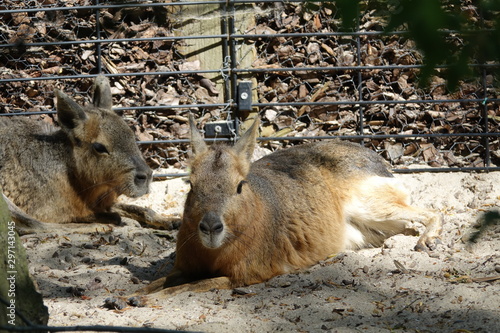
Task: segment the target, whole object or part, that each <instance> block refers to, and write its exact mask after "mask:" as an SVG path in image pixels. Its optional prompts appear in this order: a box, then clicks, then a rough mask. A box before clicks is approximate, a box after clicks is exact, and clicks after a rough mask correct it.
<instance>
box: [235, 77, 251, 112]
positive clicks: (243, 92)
mask: <svg viewBox="0 0 500 333" xmlns="http://www.w3.org/2000/svg"><path fill="white" fill-rule="evenodd" d="M237 101H238V111H240V112H241V111H252V82H251V81H240V82H239V83H238V99H237Z"/></svg>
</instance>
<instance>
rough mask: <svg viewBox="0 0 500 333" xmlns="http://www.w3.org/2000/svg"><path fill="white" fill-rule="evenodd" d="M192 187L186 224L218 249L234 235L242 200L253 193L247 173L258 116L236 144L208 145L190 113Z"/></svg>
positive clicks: (211, 246) (205, 244)
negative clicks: (248, 182) (231, 145)
mask: <svg viewBox="0 0 500 333" xmlns="http://www.w3.org/2000/svg"><path fill="white" fill-rule="evenodd" d="M189 122H190V128H191V148H192V151H193V156H192V158H191V165H190V166H191V175H190V185H191V191H190V192H189V194H188V198H187V200H186V205H185V210H184V220H183V224H186V228H189V229H190V230H191V232H193V233H194V234H196V235H197V236H198V237H199V240H200V242H201V244H202V245H203V246H204V247H206V248H209V249H217V248H220V247H221V246H223V245H224V244H225V243H227V242H228V241H230V239H231V238H232V237H233V236H235V232H238V228H239V226H237V225H234V224H235V222H237V219H238V216H239V215H241V214H242V212H241V211H240V210H241V209H242V204H244V202H245V200H246V199H245V198H247V199H248V196H247V195H248V194H249V193H250V189H249V186H248V184H247V175H248V172H249V170H250V164H251V162H250V159H251V157H252V154H253V150H254V147H255V140H256V135H257V129H258V127H259V120H258V119H257V120H256V121H255V122H254V123H253V125H252V126H251V127H250V128H249V129H248V130H247V131H246V132H245V133H244V134H243V136H242V137H241V138H240V140H238V141H237V142H236V144H235V145H234V146H233V147H230V146H228V145H225V144H214V145H212V146H210V147H209V146H207V144H206V143H205V142H204V141H203V138H202V137H201V135H200V133H199V132H198V129H197V128H196V125H195V122H194V120H193V117H190V119H189Z"/></svg>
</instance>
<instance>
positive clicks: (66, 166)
mask: <svg viewBox="0 0 500 333" xmlns="http://www.w3.org/2000/svg"><path fill="white" fill-rule="evenodd" d="M55 95H56V98H57V103H56V108H57V115H58V122H59V125H60V126H61V127H60V128H56V127H53V126H50V125H48V124H45V123H42V122H37V121H34V120H32V119H27V118H21V117H13V118H12V119H10V118H9V119H7V118H5V117H2V118H0V185H1V187H2V190H3V192H4V194H5V196H6V198H7V199H8V203H9V207H10V210H11V212H12V215H13V217H14V219H15V220H17V222H18V229H19V231H20V232H21V233H27V232H33V231H36V230H38V229H52V230H55V229H57V228H54V226H47V225H46V224H45V223H44V222H54V223H69V222H82V221H84V222H92V221H101V220H103V221H105V222H118V221H119V219H120V218H119V216H116V214H113V213H110V212H111V209H112V207H113V205H114V203H115V200H116V198H117V197H118V196H119V195H121V194H125V195H127V196H129V197H139V196H142V195H144V194H146V193H148V191H149V185H150V183H151V178H152V171H151V169H150V168H149V167H148V166H147V164H146V162H145V161H144V159H143V157H142V155H141V153H140V151H139V149H138V147H137V145H136V143H135V139H134V134H133V132H132V130H131V129H130V128H129V127H128V126H127V124H126V123H125V122H124V121H123V119H122V118H121V117H120V116H119V115H118V114H116V113H115V112H113V111H112V110H111V107H112V100H111V90H110V86H109V82H108V80H107V79H106V78H105V77H104V76H99V77H97V78H96V80H95V83H94V100H93V104H92V105H91V106H88V107H86V108H84V107H81V106H79V105H78V104H77V103H76V102H74V101H73V100H72V99H71V98H69V97H68V96H67V95H66V94H64V93H62V92H61V91H58V90H56V91H55ZM120 208H124V206H122V207H120ZM125 210H126V207H125ZM121 212H123V209H122V210H121ZM142 213H143V215H148V217H149V220H155V219H156V220H158V219H161V218H159V217H157V216H155V214H154V212H152V211H149V210H147V209H143V210H142Z"/></svg>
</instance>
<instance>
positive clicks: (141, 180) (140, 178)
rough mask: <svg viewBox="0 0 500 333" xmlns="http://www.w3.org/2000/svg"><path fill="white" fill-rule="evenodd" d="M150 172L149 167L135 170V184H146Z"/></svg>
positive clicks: (138, 185)
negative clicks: (144, 169) (146, 169)
mask: <svg viewBox="0 0 500 333" xmlns="http://www.w3.org/2000/svg"><path fill="white" fill-rule="evenodd" d="M152 174H153V172H152V171H151V169H150V170H148V171H137V173H136V174H135V179H134V182H135V185H136V186H137V187H143V186H148V184H149V181H150V179H151V175H152Z"/></svg>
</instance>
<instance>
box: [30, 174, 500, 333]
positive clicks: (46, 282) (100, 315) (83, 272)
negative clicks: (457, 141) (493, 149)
mask: <svg viewBox="0 0 500 333" xmlns="http://www.w3.org/2000/svg"><path fill="white" fill-rule="evenodd" d="M397 178H399V179H401V180H402V181H403V182H404V183H405V184H406V185H407V186H408V188H410V189H411V192H412V197H413V200H414V202H415V203H416V204H417V205H419V206H422V207H429V208H434V209H437V210H439V211H441V212H442V213H443V214H444V216H445V226H444V232H443V244H442V245H440V246H439V247H438V248H437V249H436V250H435V251H434V252H433V253H431V254H430V255H429V254H427V253H420V252H415V251H414V250H413V247H414V245H415V243H416V241H417V237H412V236H403V235H397V236H394V237H392V238H390V239H388V240H387V241H386V242H385V244H384V246H383V247H382V248H374V249H365V250H361V251H357V252H346V253H341V254H338V255H337V256H335V257H332V258H329V259H325V261H323V262H321V263H319V264H318V265H315V266H313V267H311V268H309V269H306V270H304V271H303V272H301V273H298V274H289V275H283V276H279V277H276V278H273V279H271V280H270V281H268V282H266V283H261V284H258V285H252V286H248V287H244V288H239V289H237V290H213V291H210V292H206V293H190V292H187V293H183V294H179V295H177V296H174V297H171V298H169V299H151V300H150V304H149V305H148V306H146V307H140V308H134V307H127V308H125V309H123V310H113V309H107V308H105V307H103V305H104V300H105V299H106V298H108V297H110V296H116V295H128V294H131V293H132V292H134V291H135V290H137V289H138V288H140V287H143V286H145V285H146V284H147V283H148V282H150V281H152V280H154V279H157V278H159V277H161V276H163V275H165V274H166V273H167V272H168V271H169V269H170V268H171V265H172V254H173V252H174V248H175V236H176V231H157V230H153V229H146V228H141V227H140V226H139V225H138V224H137V223H136V222H135V221H127V222H126V224H125V225H124V226H120V227H115V228H114V230H113V231H110V230H109V229H106V228H103V229H102V230H99V231H96V232H94V233H89V234H82V233H76V232H75V233H69V234H62V235H61V234H57V233H52V234H38V235H28V236H23V237H22V239H23V242H24V245H25V247H26V248H27V252H28V256H29V261H30V263H31V266H30V270H31V273H32V275H33V276H34V278H35V279H36V281H37V283H38V285H39V288H40V290H41V292H42V294H43V295H44V297H45V304H46V305H47V307H48V308H49V312H50V322H49V325H52V326H74V325H118V326H133V327H144V326H145V327H154V328H163V329H178V330H189V331H204V332H271V331H283V332H394V331H395V332H469V331H470V332H498V331H499V330H500V280H493V281H487V282H482V281H481V280H480V279H479V278H484V277H494V276H498V275H500V241H499V240H500V226H499V225H497V226H495V227H492V228H490V229H489V230H488V231H487V232H486V233H485V234H484V235H483V236H482V238H481V239H480V241H479V243H477V244H475V245H474V246H468V245H467V244H466V242H465V239H466V238H467V235H468V234H470V232H471V231H472V225H473V224H474V223H475V221H476V220H477V218H478V216H479V215H480V213H481V212H482V211H484V210H488V209H492V208H493V209H495V207H496V208H498V205H499V203H500V186H499V184H500V173H489V174H468V173H420V174H409V175H404V174H399V175H397ZM186 193H187V185H186V184H185V181H184V180H182V179H179V178H177V179H173V180H168V181H161V182H155V183H154V184H153V191H152V193H151V194H149V195H148V196H146V197H143V198H141V199H139V200H136V201H135V203H137V204H140V205H145V206H149V207H151V208H153V209H155V210H157V211H158V212H161V213H164V214H181V212H182V205H183V200H184V198H185V195H186ZM271 259H272V258H271Z"/></svg>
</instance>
